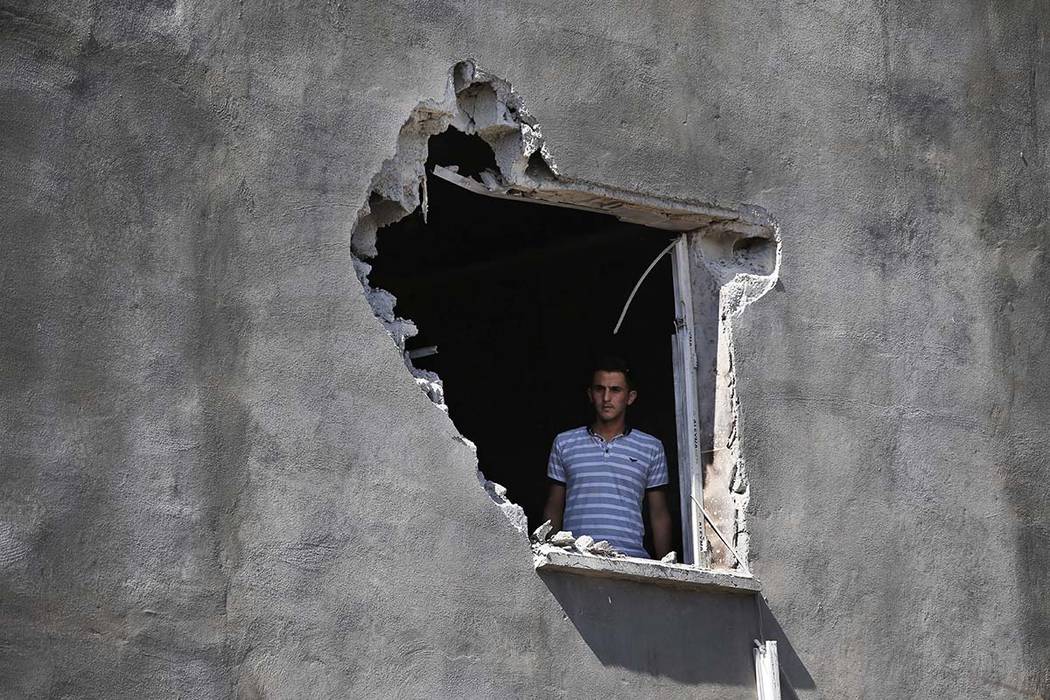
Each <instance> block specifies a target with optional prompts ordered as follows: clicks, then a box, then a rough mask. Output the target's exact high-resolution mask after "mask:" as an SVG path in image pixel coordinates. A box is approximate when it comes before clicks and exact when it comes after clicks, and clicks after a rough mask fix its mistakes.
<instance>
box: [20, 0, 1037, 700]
mask: <svg viewBox="0 0 1050 700" xmlns="http://www.w3.org/2000/svg"><path fill="white" fill-rule="evenodd" d="M1048 22H1050V6H1048V5H1046V3H1041V2H1037V1H1033V2H1016V3H1011V2H991V3H990V2H970V1H963V2H959V1H949V0H944V1H939V0H938V1H934V2H925V3H914V4H911V5H906V4H902V3H892V4H890V3H887V4H875V5H869V4H866V3H859V4H858V3H846V2H833V3H805V2H786V1H784V2H772V1H770V2H762V3H749V2H706V3H695V4H694V3H690V2H668V3H653V4H651V6H649V7H646V8H640V7H638V6H637V5H636V4H634V3H586V4H580V3H561V4H541V3H513V4H511V3H507V4H495V3H492V4H490V3H486V4H479V3H461V2H423V3H382V4H380V3H368V4H350V3H346V4H337V3H324V4H322V3H291V4H287V5H285V6H283V7H280V8H279V7H276V6H270V5H269V4H263V5H259V4H252V3H243V4H237V3H230V4H221V3H215V4H210V3H189V2H177V1H176V2H156V3H131V2H128V3H120V4H97V3H85V4H79V5H76V4H73V5H65V4H58V3H53V4H52V3H46V2H37V3H4V5H3V7H2V8H0V37H2V39H0V75H2V82H0V88H2V90H3V97H2V109H0V168H2V172H3V180H4V186H3V187H2V188H0V299H2V301H3V307H2V313H0V421H2V423H0V430H2V438H0V486H2V489H0V629H2V632H0V687H2V688H3V689H4V692H3V695H5V696H10V697H48V696H51V697H103V696H104V697H171V696H177V695H180V694H181V695H182V696H184V697H222V696H225V695H230V694H236V695H241V696H245V697H255V696H267V697H269V696H272V697H302V696H310V697H339V696H346V697H369V696H389V695H401V696H406V697H435V696H465V697H479V696H487V697H497V696H517V697H540V696H555V697H609V696H614V697H619V696H630V695H639V696H661V695H665V696H682V695H690V696H692V697H710V698H733V697H741V698H751V697H754V692H755V691H754V682H753V671H752V666H751V660H750V650H749V649H750V641H751V639H752V638H754V637H755V636H756V635H757V633H758V632H757V618H756V611H755V605H754V603H753V602H752V601H751V599H749V598H746V597H732V596H725V595H718V594H713V593H712V594H696V593H685V592H681V591H670V590H663V589H656V588H652V587H648V586H645V585H641V584H634V583H621V582H611V581H601V580H587V579H582V578H578V577H572V576H568V575H544V576H543V577H540V576H538V575H537V574H536V573H534V572H533V570H532V560H531V554H530V551H529V548H528V546H527V544H526V542H525V541H524V540H523V539H522V538H521V537H520V535H518V533H517V532H516V531H515V530H514V529H513V528H512V527H511V525H510V523H509V522H508V521H507V520H506V518H504V516H503V514H502V513H501V512H500V511H499V510H498V509H497V508H496V506H495V505H494V504H493V503H492V502H491V500H490V499H489V498H488V496H487V495H486V494H485V493H484V491H483V490H482V489H481V488H479V486H478V483H477V480H476V479H475V475H474V470H475V464H474V457H473V454H472V453H471V451H470V449H469V448H468V447H467V446H466V445H464V444H463V443H462V442H461V441H459V440H458V439H457V436H456V431H455V428H454V427H453V425H452V424H451V422H450V421H449V420H448V419H447V417H446V416H445V415H444V414H443V413H441V412H440V411H439V410H438V409H437V408H436V407H435V406H434V405H433V404H431V403H430V402H429V401H428V400H427V399H426V397H425V396H423V394H422V393H421V392H420V391H419V390H418V389H417V388H416V387H415V385H414V383H413V381H412V379H411V377H410V376H409V374H408V372H407V371H406V370H405V368H404V366H403V365H402V363H401V359H400V357H399V356H398V353H397V352H396V349H395V348H394V346H393V344H392V343H391V341H390V339H389V337H388V336H387V335H386V334H385V332H384V331H383V329H382V327H381V326H380V325H379V323H378V322H377V321H376V320H375V318H374V317H373V315H372V311H371V309H370V307H369V306H368V304H367V303H366V301H365V299H364V298H363V295H362V291H361V287H360V285H359V283H358V281H357V279H356V277H355V275H354V272H353V270H352V268H351V258H350V244H349V232H350V229H351V228H352V225H353V222H354V217H355V215H356V212H357V210H358V209H359V207H360V206H361V205H362V204H363V202H364V197H365V193H366V191H367V188H368V185H369V181H370V178H371V177H372V175H373V174H374V173H375V172H376V171H377V170H378V169H379V166H380V163H381V162H382V160H383V159H384V158H386V157H388V156H390V155H391V154H392V153H393V151H394V146H395V139H396V135H397V132H398V129H399V127H400V126H401V124H402V122H403V121H404V119H405V118H406V116H407V114H408V113H409V111H410V110H411V109H412V108H413V107H415V106H416V104H418V103H419V102H420V101H421V100H423V99H426V98H428V97H429V98H440V97H441V96H442V95H443V94H444V90H445V81H446V78H447V73H448V70H449V68H450V67H451V66H452V65H453V64H454V63H455V62H456V61H458V60H461V59H464V58H475V59H476V60H477V61H478V63H479V64H480V65H482V66H483V67H485V68H486V69H487V70H489V71H491V72H493V73H495V74H497V75H499V76H501V77H504V78H506V79H508V80H510V81H512V82H513V84H514V86H515V89H516V90H517V91H518V92H520V93H521V94H522V95H523V96H524V97H525V99H526V100H527V102H528V104H529V107H530V109H531V111H532V112H533V114H534V115H535V116H536V117H537V118H538V119H539V120H540V122H541V124H542V125H543V131H544V135H545V136H546V138H547V141H548V143H549V144H550V146H551V148H552V150H553V153H554V157H555V158H556V159H557V162H558V164H559V166H560V167H561V169H562V170H563V171H565V172H566V173H568V174H570V175H573V176H577V177H582V178H585V179H588V180H594V181H601V182H606V183H609V184H611V185H614V186H618V187H624V188H628V189H633V190H639V191H645V192H653V193H657V194H661V195H668V196H681V197H693V198H697V199H701V200H706V201H712V202H718V203H724V204H726V205H728V206H736V205H740V204H755V205H759V206H762V207H764V208H765V209H766V210H767V211H769V212H770V213H771V214H772V215H773V216H774V217H775V218H776V219H777V221H778V222H779V224H780V226H781V235H782V237H783V241H784V243H783V251H784V258H783V266H782V269H781V275H780V279H781V284H780V285H779V286H778V288H777V289H776V290H774V291H773V292H771V293H770V294H768V295H767V296H766V297H765V298H763V299H762V300H760V301H759V302H758V303H756V304H754V305H753V306H751V307H749V308H748V309H747V310H746V312H745V313H744V314H743V315H742V316H740V317H739V319H737V321H736V323H735V326H734V331H735V339H736V355H735V358H736V361H737V363H738V367H737V380H738V382H739V386H738V395H739V400H740V412H741V438H742V440H743V456H744V458H745V459H746V461H747V465H748V470H749V476H750V479H751V494H752V496H751V506H752V513H751V516H750V528H751V533H752V540H751V551H752V557H753V562H752V564H753V569H754V571H755V573H756V575H757V576H758V577H759V578H760V579H761V580H762V581H763V584H764V591H765V597H766V599H767V601H768V606H769V609H768V610H767V611H765V612H764V613H763V618H764V622H763V625H764V629H765V632H766V634H767V635H768V634H772V633H776V634H778V635H779V637H780V639H781V644H782V651H781V654H782V661H783V663H784V666H785V668H786V669H787V671H788V673H789V675H790V677H791V679H792V682H793V683H794V684H795V685H796V687H797V688H798V690H799V693H800V695H802V696H813V697H829V698H841V697H862V696H863V697H997V698H1015V697H1037V696H1046V695H1048V694H1050V641H1048V640H1050V601H1048V592H1047V583H1046V579H1045V577H1046V572H1047V571H1050V554H1048V552H1050V548H1048V547H1047V544H1048V542H1050V537H1048V526H1047V522H1048V516H1050V512H1048V511H1050V507H1048V505H1047V504H1048V503H1050V493H1048V488H1050V487H1048V484H1050V474H1048V469H1047V464H1048V461H1050V439H1048V437H1047V430H1046V426H1047V424H1048V422H1050V421H1048V419H1050V392H1047V390H1046V387H1047V380H1048V379H1050V359H1048V358H1047V352H1046V351H1047V345H1048V336H1047V333H1048V329H1050V298H1048V297H1050V280H1048V273H1047V266H1046V254H1047V252H1046V251H1047V240H1048V223H1047V201H1048V196H1050V191H1048V190H1050V188H1048V182H1047V170H1046V164H1047V147H1046V145H1045V138H1046V132H1047V128H1048V127H1047V117H1048V114H1047V112H1048V110H1050V101H1048V100H1047V96H1048V89H1047V74H1048V70H1050V58H1048V53H1047V48H1046V40H1045V34H1046V31H1047V25H1048ZM380 235H382V234H381V233H380ZM468 437H469V436H468Z"/></svg>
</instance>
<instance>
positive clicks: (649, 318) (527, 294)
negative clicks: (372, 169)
mask: <svg viewBox="0 0 1050 700" xmlns="http://www.w3.org/2000/svg"><path fill="white" fill-rule="evenodd" d="M428 152H429V155H428V158H427V163H426V172H427V175H426V187H425V191H426V192H427V194H428V197H427V199H428V206H427V208H426V213H425V217H426V221H424V211H423V210H422V209H417V210H415V211H414V212H413V213H412V214H410V215H409V216H406V217H404V218H402V219H400V220H399V221H396V222H394V223H391V224H389V225H387V226H385V227H384V228H382V229H381V230H380V231H379V235H378V239H377V248H378V256H376V257H375V258H374V259H373V260H372V261H371V265H372V270H371V272H370V273H369V275H368V278H369V282H370V284H372V285H373V286H375V287H378V288H382V289H384V290H387V291H389V292H391V293H392V294H393V295H394V296H395V297H396V298H397V315H398V316H400V317H404V318H409V319H412V322H413V323H414V324H415V326H416V327H417V328H418V334H417V335H415V336H414V337H412V338H410V339H408V340H407V341H406V344H405V350H406V351H407V352H408V354H409V356H410V357H411V358H412V364H413V365H414V366H415V367H416V368H418V369H422V370H429V371H431V372H435V373H436V374H437V375H438V376H440V378H441V381H442V383H443V389H444V401H445V403H446V405H447V407H448V411H449V415H450V417H451V418H452V420H453V421H454V422H455V424H456V427H457V428H458V429H459V430H460V432H462V433H463V434H464V435H466V436H467V437H469V438H470V439H471V440H472V441H473V442H474V443H475V444H476V445H477V449H478V461H479V468H480V469H481V471H482V472H483V473H484V475H485V477H486V478H487V479H489V480H491V481H495V482H498V483H499V484H502V485H503V486H505V487H506V489H507V497H508V498H509V499H510V500H511V501H513V502H515V503H517V504H518V505H520V506H521V507H522V508H523V509H524V511H525V515H526V517H527V518H528V522H529V526H530V529H531V528H535V527H536V526H538V525H539V524H541V523H542V521H543V506H544V502H545V499H546V495H547V488H548V481H547V478H546V468H547V458H548V454H549V451H550V448H551V443H552V441H553V439H554V437H555V435H557V434H558V433H559V432H562V431H565V430H568V429H571V428H575V427H579V426H581V425H586V424H588V423H589V422H590V421H591V419H592V414H591V409H590V406H589V404H588V403H587V399H586V394H585V388H586V387H587V386H588V384H589V382H590V376H589V369H590V367H591V363H592V362H593V361H594V359H595V358H596V357H597V356H599V355H608V354H618V355H621V356H623V357H625V358H626V359H627V360H628V362H629V363H630V366H631V368H632V378H633V379H634V380H635V381H636V382H637V388H638V392H639V398H638V400H637V401H636V402H635V404H634V405H633V406H632V407H631V408H630V411H629V420H630V422H631V425H632V426H634V427H637V428H639V429H641V430H643V431H645V432H647V433H649V434H651V435H653V436H655V437H657V438H658V439H659V440H660V441H661V442H662V443H663V446H664V450H665V452H666V454H667V458H668V470H669V476H670V484H669V486H668V494H667V497H668V501H669V503H671V504H677V503H678V502H679V486H678V459H677V440H678V438H677V423H676V413H675V384H674V370H673V366H672V352H671V340H670V339H671V337H672V336H673V334H674V333H675V330H676V326H675V319H676V313H675V298H674V282H673V278H672V269H671V265H672V263H671V259H670V257H669V256H664V257H663V258H662V259H661V260H660V261H658V262H657V263H656V265H655V266H654V267H653V269H652V271H651V272H650V273H649V276H648V278H647V279H646V281H645V282H644V284H642V285H641V287H640V288H639V289H638V292H637V293H636V295H635V297H634V299H633V301H632V302H631V307H630V309H629V310H628V312H627V315H626V317H625V319H624V321H623V323H622V325H621V327H620V329H619V331H618V333H616V334H615V335H614V334H613V328H614V327H615V326H616V323H617V319H618V317H619V315H620V312H621V310H622V309H623V306H624V302H625V300H626V299H627V297H628V295H629V294H630V293H631V291H632V289H633V287H634V286H635V283H636V282H637V281H638V277H639V275H640V274H641V273H642V271H643V270H644V269H645V268H646V266H647V265H648V264H649V262H650V261H652V260H653V259H654V258H655V257H656V256H657V255H658V254H659V253H660V251H661V250H663V249H665V248H666V247H667V246H668V243H669V242H670V241H672V240H673V239H674V237H675V236H674V234H673V233H672V232H670V231H666V230H658V229H653V228H648V227H645V226H641V225H638V224H632V223H626V222H623V221H619V220H617V219H616V218H615V217H613V216H611V215H606V214H598V213H594V212H589V211H580V210H576V209H569V208H559V207H552V206H541V205H537V204H534V203H528V202H516V201H507V200H506V199H498V198H492V197H486V196H484V195H481V194H476V193H473V192H470V191H467V190H465V189H463V188H461V187H458V186H456V185H454V184H450V183H449V182H446V181H445V180H443V179H442V178H439V177H436V176H434V175H433V174H432V172H433V170H434V167H435V166H446V167H455V168H456V169H457V170H458V173H459V174H460V175H463V176H466V177H470V178H475V179H476V178H479V177H481V178H482V179H483V178H484V176H483V173H485V172H486V171H490V172H491V171H497V170H498V168H497V165H496V162H495V159H494V156H493V151H492V149H491V148H490V147H489V145H488V144H487V143H485V141H483V140H482V139H481V138H479V137H478V136H475V135H469V136H468V135H466V134H463V133H462V132H459V131H457V130H455V129H454V128H449V129H447V130H446V131H444V132H442V133H440V134H437V135H435V136H431V137H430V139H429V143H428ZM671 511H672V517H673V518H674V520H675V522H674V528H673V532H674V542H673V548H674V549H675V551H677V552H679V553H681V552H682V551H683V543H682V527H681V517H680V513H679V512H678V511H679V509H678V508H675V507H672V508H671ZM643 521H645V522H648V518H644V517H643ZM650 536H651V535H650V534H649V533H648V532H647V535H646V547H647V548H648V549H649V550H650V551H652V544H651V540H650Z"/></svg>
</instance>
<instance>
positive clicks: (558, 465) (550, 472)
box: [547, 438, 568, 484]
mask: <svg viewBox="0 0 1050 700" xmlns="http://www.w3.org/2000/svg"><path fill="white" fill-rule="evenodd" d="M547 478H549V479H553V480H554V481H560V482H561V483H563V484H564V483H565V482H566V481H568V479H567V478H566V477H565V464H564V463H563V462H562V460H561V450H559V449H558V439H557V438H555V439H554V444H553V445H551V456H550V457H549V458H548V459H547Z"/></svg>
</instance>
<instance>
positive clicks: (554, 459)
mask: <svg viewBox="0 0 1050 700" xmlns="http://www.w3.org/2000/svg"><path fill="white" fill-rule="evenodd" d="M547 476H548V477H549V478H551V479H552V480H554V481H558V482H561V483H563V484H565V486H566V498H565V516H564V518H563V524H562V529H565V530H569V531H571V532H572V533H573V534H574V535H576V536H577V537H579V536H580V535H590V536H591V537H593V538H594V539H595V540H608V541H609V544H611V545H612V546H613V547H614V548H615V549H617V550H618V551H620V552H623V553H624V554H627V555H630V556H632V557H645V558H648V557H649V556H650V554H649V553H648V552H647V551H645V548H644V547H643V546H642V539H643V537H644V536H645V525H644V524H643V523H642V498H643V496H644V495H645V491H646V489H652V488H656V487H658V486H664V485H666V484H667V458H666V456H665V455H664V446H663V445H662V444H661V443H660V441H659V440H657V439H656V438H655V437H653V436H652V435H649V434H648V433H643V432H642V431H641V430H638V429H636V428H634V429H631V428H629V429H628V430H627V432H626V433H625V434H622V435H617V436H616V437H614V438H613V439H612V440H609V441H608V442H606V441H605V440H604V439H602V437H601V436H600V435H598V434H596V433H594V432H592V431H591V429H590V428H589V427H584V428H576V429H575V430H568V431H566V432H564V433H560V434H559V435H558V437H556V438H554V445H553V446H552V447H551V455H550V459H549V460H548V462H547Z"/></svg>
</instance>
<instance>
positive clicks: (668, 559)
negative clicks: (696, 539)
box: [660, 550, 678, 564]
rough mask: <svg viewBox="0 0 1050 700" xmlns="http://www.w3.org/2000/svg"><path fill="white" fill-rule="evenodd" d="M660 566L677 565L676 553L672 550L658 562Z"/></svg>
mask: <svg viewBox="0 0 1050 700" xmlns="http://www.w3.org/2000/svg"><path fill="white" fill-rule="evenodd" d="M660 562H661V563H662V564H677V563H678V552H675V551H674V550H672V551H670V552H668V553H667V554H665V555H664V557H663V559H661V560H660Z"/></svg>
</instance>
